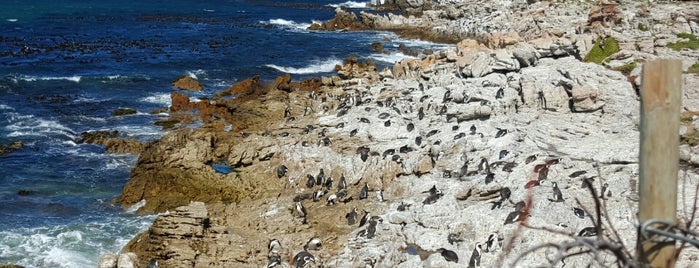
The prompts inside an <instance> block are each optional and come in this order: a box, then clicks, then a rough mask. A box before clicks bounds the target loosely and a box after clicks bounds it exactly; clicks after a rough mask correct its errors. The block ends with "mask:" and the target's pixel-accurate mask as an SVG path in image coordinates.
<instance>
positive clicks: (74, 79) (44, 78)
mask: <svg viewBox="0 0 699 268" xmlns="http://www.w3.org/2000/svg"><path fill="white" fill-rule="evenodd" d="M81 79H82V76H79V75H74V76H33V75H19V76H16V77H14V79H13V81H15V83H16V82H17V81H18V80H21V81H26V82H36V81H53V80H66V81H71V82H75V83H80V80H81Z"/></svg>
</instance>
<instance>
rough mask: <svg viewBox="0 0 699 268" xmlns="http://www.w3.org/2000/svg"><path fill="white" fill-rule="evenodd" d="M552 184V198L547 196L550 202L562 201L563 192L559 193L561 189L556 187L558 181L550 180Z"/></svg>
mask: <svg viewBox="0 0 699 268" xmlns="http://www.w3.org/2000/svg"><path fill="white" fill-rule="evenodd" d="M551 184H552V185H553V198H549V201H551V202H563V201H564V200H563V193H561V189H559V188H558V183H556V182H552V183H551Z"/></svg>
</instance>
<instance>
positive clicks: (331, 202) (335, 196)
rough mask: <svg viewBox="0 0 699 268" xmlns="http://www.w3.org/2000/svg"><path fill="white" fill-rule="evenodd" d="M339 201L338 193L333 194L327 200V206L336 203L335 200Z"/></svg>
mask: <svg viewBox="0 0 699 268" xmlns="http://www.w3.org/2000/svg"><path fill="white" fill-rule="evenodd" d="M336 201H337V194H331V195H329V196H328V199H327V201H325V205H326V206H332V205H335V202H336Z"/></svg>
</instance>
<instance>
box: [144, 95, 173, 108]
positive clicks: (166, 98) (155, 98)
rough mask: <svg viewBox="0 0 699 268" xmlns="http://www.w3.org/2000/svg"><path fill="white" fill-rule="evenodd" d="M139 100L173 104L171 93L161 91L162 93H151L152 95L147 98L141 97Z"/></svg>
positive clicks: (167, 104)
mask: <svg viewBox="0 0 699 268" xmlns="http://www.w3.org/2000/svg"><path fill="white" fill-rule="evenodd" d="M139 101H142V102H148V103H154V104H162V105H166V106H170V104H172V100H171V99H170V93H161V94H156V95H151V96H148V97H145V98H141V99H139Z"/></svg>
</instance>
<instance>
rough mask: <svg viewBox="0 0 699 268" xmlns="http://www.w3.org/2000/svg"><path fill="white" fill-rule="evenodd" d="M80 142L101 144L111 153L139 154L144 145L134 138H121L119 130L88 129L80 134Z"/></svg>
mask: <svg viewBox="0 0 699 268" xmlns="http://www.w3.org/2000/svg"><path fill="white" fill-rule="evenodd" d="M78 142H80V143H91V144H99V145H103V146H104V147H105V149H106V150H107V152H110V153H113V154H135V155H137V154H140V153H141V151H143V148H144V147H145V145H144V144H143V143H141V142H139V141H137V140H135V139H129V138H123V137H120V136H119V132H118V131H116V130H112V131H102V130H100V131H88V132H83V133H81V134H80V140H79V141H78Z"/></svg>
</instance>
